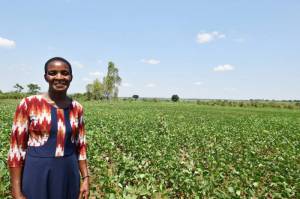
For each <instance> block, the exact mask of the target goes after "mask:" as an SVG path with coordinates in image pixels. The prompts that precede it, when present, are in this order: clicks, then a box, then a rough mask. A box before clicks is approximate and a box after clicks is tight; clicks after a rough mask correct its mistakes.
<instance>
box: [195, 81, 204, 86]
mask: <svg viewBox="0 0 300 199" xmlns="http://www.w3.org/2000/svg"><path fill="white" fill-rule="evenodd" d="M194 84H195V85H197V86H201V85H202V84H203V82H194Z"/></svg>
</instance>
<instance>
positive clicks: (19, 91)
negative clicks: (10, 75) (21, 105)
mask: <svg viewBox="0 0 300 199" xmlns="http://www.w3.org/2000/svg"><path fill="white" fill-rule="evenodd" d="M14 88H15V89H16V92H17V93H21V92H22V90H23V89H24V87H23V86H21V85H20V84H18V83H16V84H15V85H14Z"/></svg>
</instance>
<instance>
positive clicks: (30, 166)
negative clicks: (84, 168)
mask: <svg viewBox="0 0 300 199" xmlns="http://www.w3.org/2000/svg"><path fill="white" fill-rule="evenodd" d="M56 114H57V109H56V108H54V107H52V108H51V131H50V136H49V138H48V140H47V142H46V143H45V144H44V145H42V146H38V147H32V146H29V147H28V148H27V151H26V158H25V166H24V170H23V175H22V192H23V194H24V195H25V196H26V198H27V199H77V198H78V194H79V188H80V175H79V167H78V157H77V154H76V152H75V151H76V150H75V149H76V146H75V143H72V142H71V131H72V130H71V125H70V118H69V109H64V118H65V126H66V132H65V148H64V156H63V157H55V150H56V138H57V115H56Z"/></svg>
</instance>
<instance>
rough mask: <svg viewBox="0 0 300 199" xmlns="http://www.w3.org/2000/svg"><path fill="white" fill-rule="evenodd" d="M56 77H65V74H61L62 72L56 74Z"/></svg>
mask: <svg viewBox="0 0 300 199" xmlns="http://www.w3.org/2000/svg"><path fill="white" fill-rule="evenodd" d="M55 77H56V78H57V79H63V77H64V76H63V75H62V74H61V73H57V74H56V75H55Z"/></svg>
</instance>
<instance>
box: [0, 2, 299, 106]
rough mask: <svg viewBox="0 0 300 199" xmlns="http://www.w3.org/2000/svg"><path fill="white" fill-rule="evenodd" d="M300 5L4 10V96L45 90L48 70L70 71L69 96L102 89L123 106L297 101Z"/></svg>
mask: <svg viewBox="0 0 300 199" xmlns="http://www.w3.org/2000/svg"><path fill="white" fill-rule="evenodd" d="M299 10H300V1H298V0H287V1H274V0H251V1H250V0H248V1H246V0H223V1H216V0H207V1H202V0H187V1H180V0H163V1H162V0H151V1H150V0H148V1H147V0H127V1H121V0H119V1H118V0H110V1H103V0H97V1H96V0H88V1H83V0H51V1H50V0H49V1H46V0H44V1H38V0H35V1H33V0H27V1H16V0H11V1H8V0H0V71H1V73H0V90H1V91H5V92H6V91H13V90H14V88H13V86H14V85H15V84H16V83H19V84H21V85H23V86H24V87H25V88H26V85H27V84H29V83H36V84H39V85H40V86H41V88H42V91H43V92H45V91H47V88H48V85H47V83H46V82H45V80H44V78H43V74H44V71H43V70H44V68H43V67H44V63H45V62H46V61H47V60H48V59H49V58H51V57H55V56H60V57H64V58H66V59H67V60H69V61H70V62H71V64H72V68H73V75H74V79H73V81H72V83H71V86H70V88H69V91H68V93H76V92H85V88H86V85H87V84H89V83H91V82H92V81H93V80H95V79H96V78H98V79H100V80H102V78H103V76H104V75H105V74H106V72H107V65H108V62H109V61H112V62H114V63H115V66H116V67H117V68H118V69H119V75H120V76H121V78H122V84H121V86H120V87H119V96H120V97H131V96H132V95H134V94H137V95H139V96H140V97H166V98H169V97H171V95H173V94H177V95H179V97H180V98H199V99H277V100H282V99H284V100H287V99H300V92H299V90H300V78H299V77H300V54H299V53H300V25H299V23H300V22H299V21H300V12H299Z"/></svg>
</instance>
